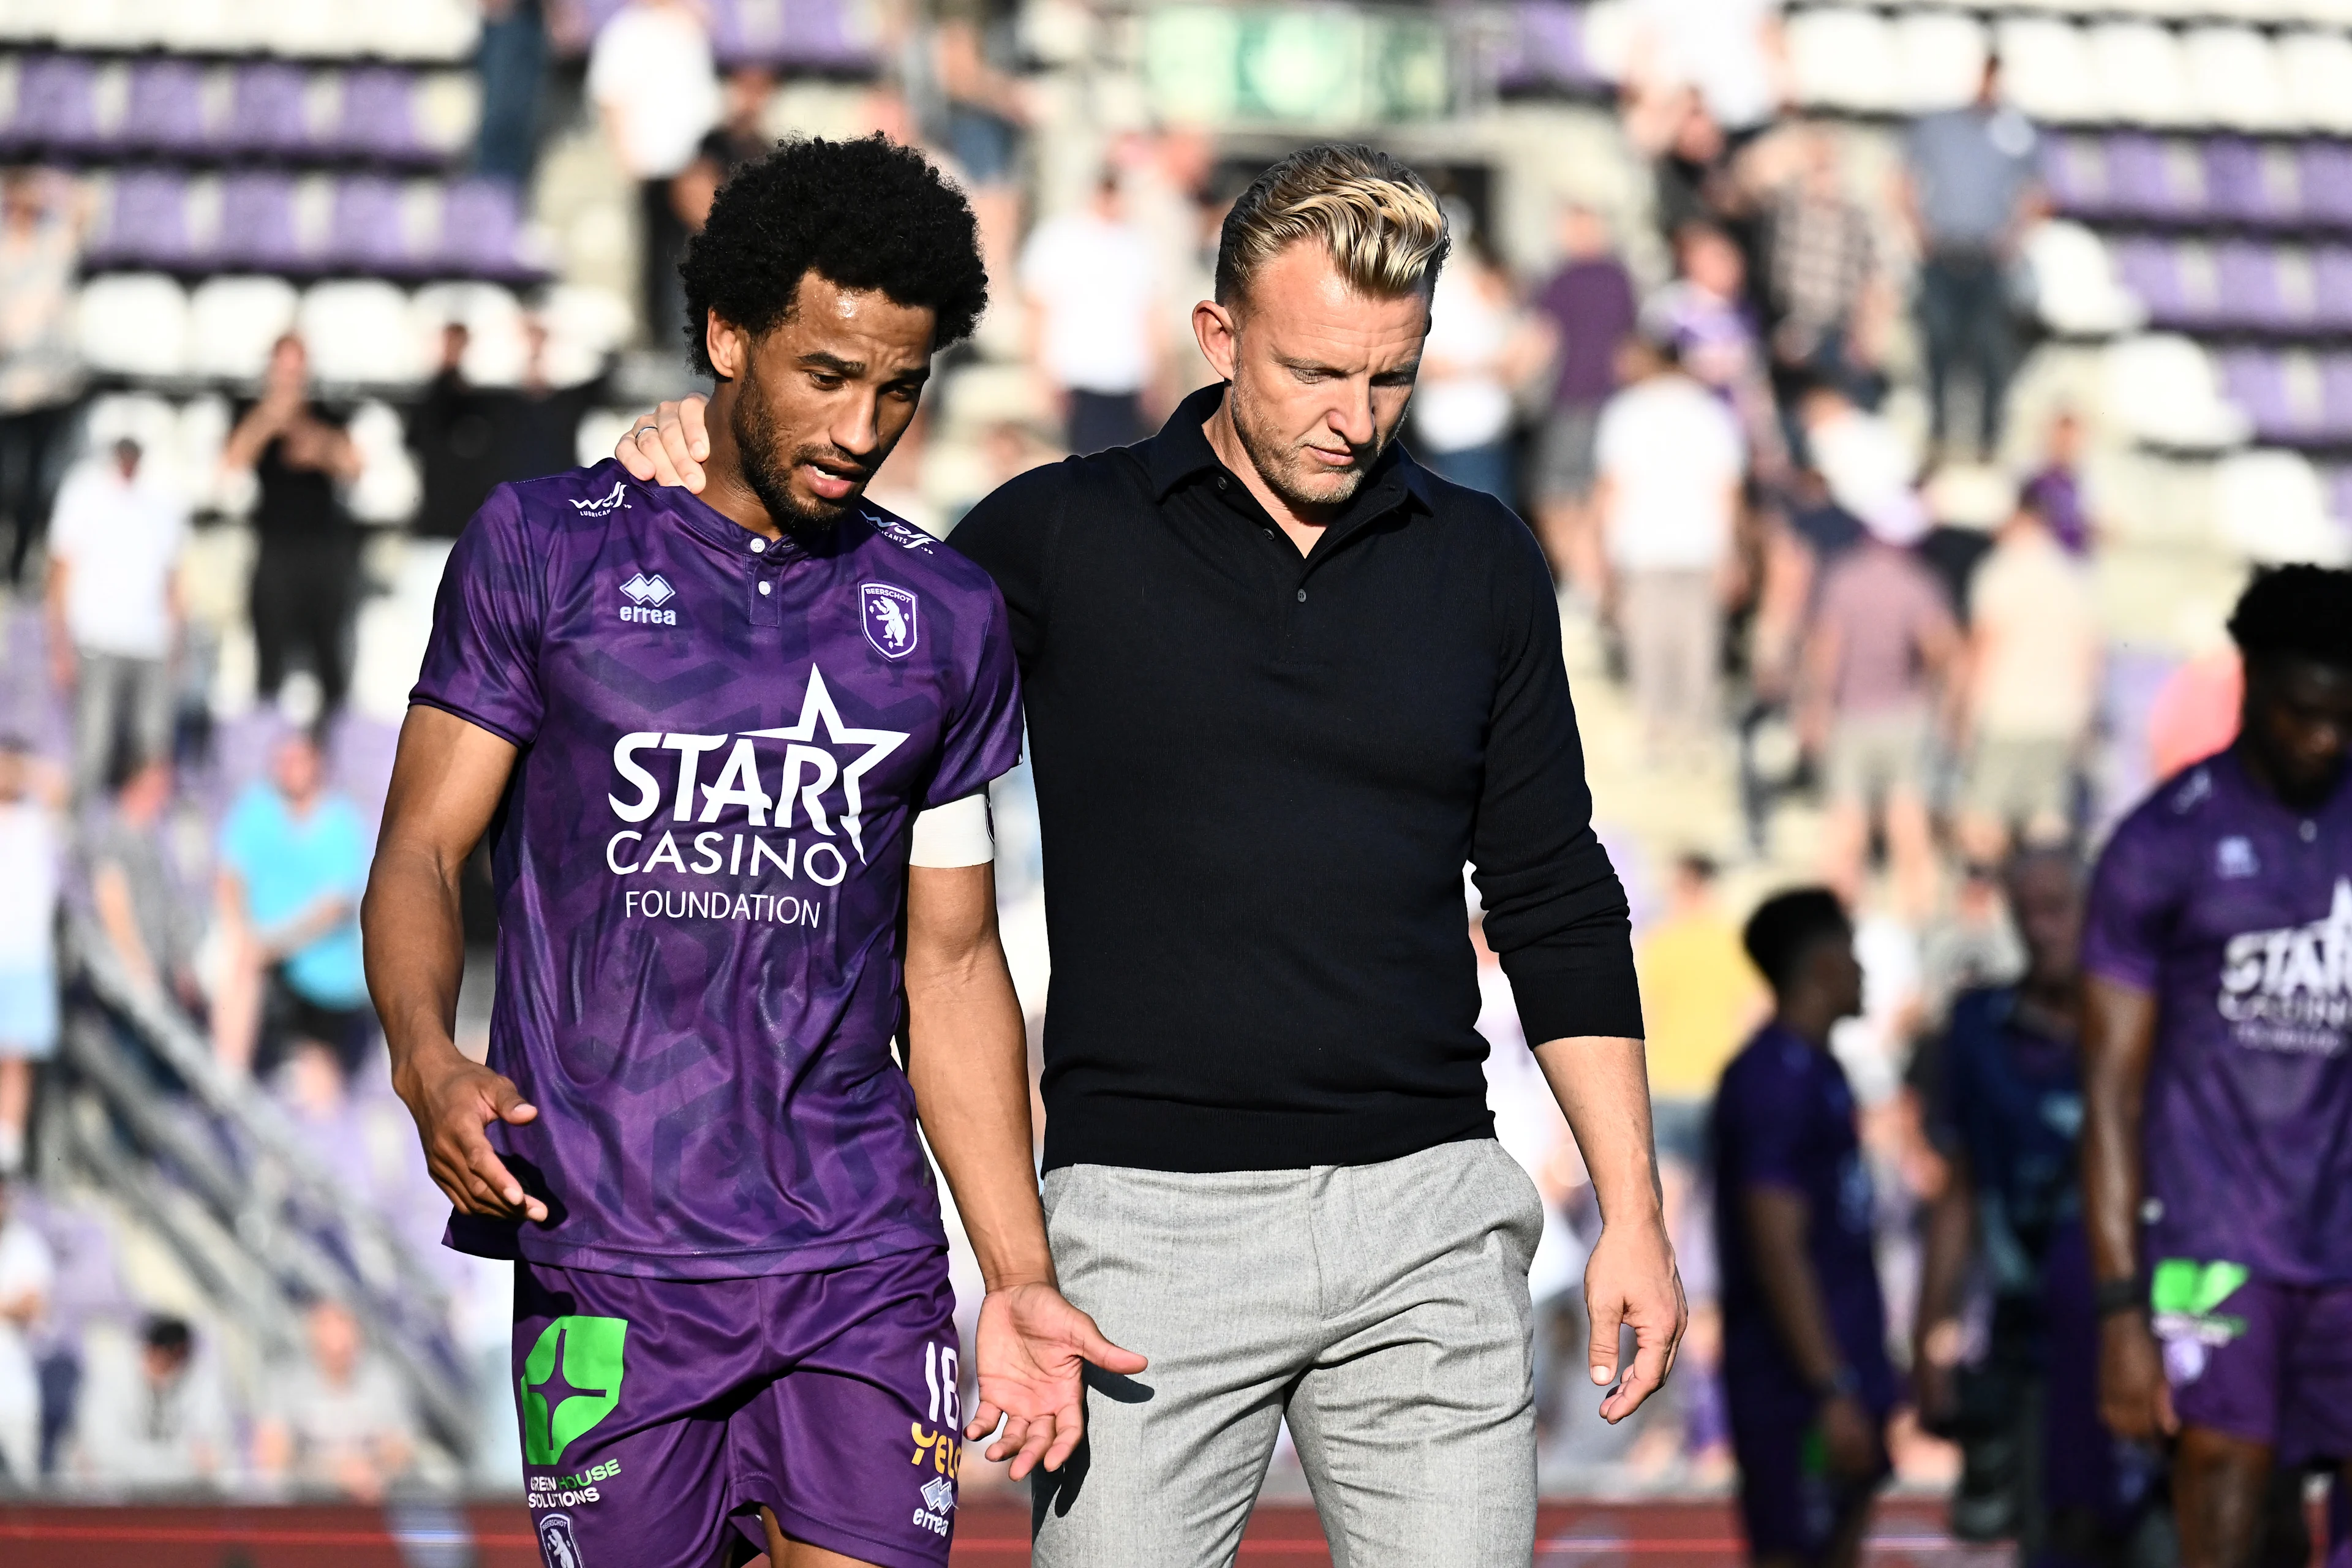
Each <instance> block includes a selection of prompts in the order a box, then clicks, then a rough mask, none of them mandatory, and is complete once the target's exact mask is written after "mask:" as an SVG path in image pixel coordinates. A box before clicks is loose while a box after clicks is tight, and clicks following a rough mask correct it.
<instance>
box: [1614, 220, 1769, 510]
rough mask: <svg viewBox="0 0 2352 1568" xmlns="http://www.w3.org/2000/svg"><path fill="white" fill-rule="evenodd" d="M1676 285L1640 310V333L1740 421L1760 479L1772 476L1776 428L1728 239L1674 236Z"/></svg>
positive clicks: (1715, 233) (1742, 263)
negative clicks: (1666, 344)
mask: <svg viewBox="0 0 2352 1568" xmlns="http://www.w3.org/2000/svg"><path fill="white" fill-rule="evenodd" d="M1675 265H1676V267H1677V268H1678V275H1677V276H1676V278H1675V280H1674V281H1673V282H1671V283H1669V284H1667V285H1666V286H1665V287H1664V288H1663V289H1659V290H1658V291H1657V292H1656V293H1654V294H1653V295H1651V296H1650V298H1649V300H1648V301H1647V302H1646V303H1645V304H1643V307H1642V327H1643V331H1645V332H1646V333H1647V334H1649V335H1650V336H1652V337H1655V338H1661V339H1666V340H1670V341H1671V342H1674V343H1675V346H1676V349H1677V351H1678V357H1679V359H1680V361H1681V363H1682V367H1683V369H1684V370H1685V371H1687V372H1688V373H1689V374H1692V375H1693V376H1696V378H1697V379H1698V380H1699V381H1700V382H1702V383H1704V384H1706V386H1708V387H1710V388H1712V389H1713V390H1714V392H1715V394H1716V395H1717V396H1718V397H1721V398H1722V399H1723V400H1724V402H1725V404H1726V405H1728V406H1729V407H1730V409H1731V411H1732V413H1733V414H1734V415H1736V416H1738V420H1739V426H1740V428H1741V430H1742V431H1743V432H1745V433H1746V435H1747V437H1748V449H1749V451H1750V453H1751V454H1752V455H1753V460H1754V461H1755V463H1756V464H1757V467H1758V470H1759V473H1762V474H1766V475H1770V474H1774V473H1777V472H1778V470H1779V468H1780V454H1781V447H1782V442H1781V438H1780V423H1779V421H1778V419H1777V418H1776V417H1775V416H1774V413H1773V408H1772V388H1771V384H1770V382H1769V379H1768V378H1767V376H1766V374H1765V366H1764V356H1763V353H1762V351H1761V349H1760V347H1759V342H1758V339H1757V333H1756V322H1755V320H1754V318H1753V317H1752V316H1750V315H1749V313H1748V304H1747V288H1748V263H1747V260H1746V258H1743V257H1742V256H1741V255H1740V252H1739V247H1738V245H1737V244H1735V243H1733V241H1732V238H1731V237H1730V236H1729V235H1728V234H1726V233H1725V232H1724V231H1723V230H1722V229H1720V228H1717V227H1715V226H1712V225H1710V224H1703V223H1695V224H1685V225H1684V226H1682V227H1681V228H1680V229H1677V230H1676V231H1675Z"/></svg>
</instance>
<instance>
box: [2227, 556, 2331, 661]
mask: <svg viewBox="0 0 2352 1568" xmlns="http://www.w3.org/2000/svg"><path fill="white" fill-rule="evenodd" d="M2230 636H2231V637H2232V638H2233V639H2235V641H2236V642H2237V645H2238V649H2239V651H2240V652H2242V653H2243V654H2244V655H2245V656H2246V658H2247V661H2248V662H2250V663H2252V662H2257V661H2260V660H2263V659H2268V658H2278V657H2280V656H2281V655H2284V656H2286V657H2288V658H2307V659H2309V660H2311V661H2312V662H2313V663H2315V664H2325V665H2329V666H2332V667H2334V668H2337V669H2352V572H2347V571H2343V570H2340V569H2338V568H2335V567H2328V566H2278V567H2273V568H2272V569H2271V570H2269V571H2265V572H2257V573H2255V574H2254V580H2253V581H2252V583H2250V584H2247V586H2246V591H2245V593H2244V594H2242V595H2240V596H2239V599H2238V607H2237V609H2236V610H2235V611H2233V612H2232V613H2231V616H2230Z"/></svg>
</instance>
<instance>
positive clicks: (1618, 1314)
mask: <svg viewBox="0 0 2352 1568" xmlns="http://www.w3.org/2000/svg"><path fill="white" fill-rule="evenodd" d="M1584 1299H1585V1301H1586V1302H1587V1303H1588V1304H1589V1306H1590V1309H1591V1315H1592V1338H1591V1341H1590V1342H1589V1343H1590V1346H1591V1362H1592V1381H1593V1383H1594V1384H1597V1385H1599V1386H1600V1387H1602V1388H1609V1394H1608V1396H1607V1397H1606V1398H1604V1399H1602V1400H1601V1419H1602V1420H1604V1421H1607V1422H1609V1423H1611V1424H1612V1425H1614V1424H1615V1423H1617V1422H1620V1421H1622V1420H1623V1419H1625V1417H1627V1416H1628V1415H1633V1412H1634V1411H1636V1410H1639V1409H1640V1408H1641V1407H1642V1401H1643V1400H1645V1399H1647V1398H1649V1397H1650V1395H1652V1394H1655V1393H1656V1392H1657V1391H1658V1386H1659V1385H1660V1384H1663V1383H1664V1382H1665V1381H1666V1372H1667V1370H1668V1369H1669V1368H1670V1367H1672V1366H1673V1365H1674V1364H1675V1346H1677V1345H1679V1344H1681V1343H1682V1338H1683V1330H1684V1329H1685V1327H1687V1326H1688V1325H1689V1322H1690V1307H1689V1304H1688V1303H1687V1302H1685V1300H1683V1277H1682V1272H1681V1270H1679V1269H1677V1268H1675V1248H1674V1244H1673V1243H1672V1242H1670V1241H1668V1240H1667V1239H1666V1227H1665V1225H1664V1222H1663V1221H1661V1220H1660V1219H1659V1218H1657V1217H1656V1216H1655V1215H1651V1216H1649V1217H1647V1218H1646V1219H1644V1220H1643V1221H1641V1222H1640V1223H1629V1224H1623V1225H1611V1224H1607V1223H1605V1222H1604V1223H1603V1224H1602V1226H1601V1239H1600V1240H1599V1241H1598V1242H1596V1243H1594V1244H1593V1247H1592V1258H1591V1261H1590V1262H1588V1263H1587V1264H1586V1265H1585V1266H1584ZM1621 1325H1624V1326H1630V1327H1631V1328H1632V1329H1633V1365H1632V1366H1630V1367H1628V1368H1626V1369H1625V1370H1624V1374H1623V1375H1622V1377H1621V1376H1620V1375H1619V1373H1618V1366H1617V1331H1618V1329H1619V1327H1620V1326H1621ZM1610 1384H1616V1386H1615V1387H1614V1388H1610Z"/></svg>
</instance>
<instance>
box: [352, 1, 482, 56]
mask: <svg viewBox="0 0 2352 1568" xmlns="http://www.w3.org/2000/svg"><path fill="white" fill-rule="evenodd" d="M360 9H361V10H362V12H363V13H364V14H365V16H366V17H367V34H366V37H367V47H368V48H369V50H370V52H372V53H374V54H379V55H383V56H384V57H385V58H388V59H395V60H418V61H425V60H444V61H450V62H455V61H457V60H462V59H464V58H467V56H469V55H471V54H472V53H473V52H474V45H475V42H476V41H477V40H478V38H479V37H481V32H482V16H481V8H480V6H479V5H476V4H473V3H472V0H401V3H400V4H399V5H383V4H380V3H375V0H361V5H360Z"/></svg>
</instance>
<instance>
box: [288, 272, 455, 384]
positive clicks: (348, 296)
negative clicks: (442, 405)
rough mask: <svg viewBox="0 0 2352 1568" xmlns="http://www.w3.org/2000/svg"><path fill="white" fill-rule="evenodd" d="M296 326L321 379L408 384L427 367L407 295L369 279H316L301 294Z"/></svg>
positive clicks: (420, 379)
mask: <svg viewBox="0 0 2352 1568" xmlns="http://www.w3.org/2000/svg"><path fill="white" fill-rule="evenodd" d="M295 321H296V328H297V330H298V331H300V332H301V334H302V341H303V342H305V343H307V344H309V345H310V366H311V369H312V370H313V371H314V372H315V373H316V374H317V375H318V377H319V379H320V380H321V381H330V382H358V383H361V384H366V385H383V386H399V385H412V384H415V383H416V382H419V381H422V380H424V379H425V376H426V375H427V374H430V373H431V369H432V367H431V365H430V364H429V363H427V361H426V359H425V353H424V345H422V344H420V343H419V342H417V341H416V333H415V330H414V322H413V321H412V320H411V318H410V315H409V305H408V297H407V296H406V295H404V294H403V293H402V292H401V291H400V290H399V289H395V288H394V287H393V286H392V285H391V284H389V283H385V282H383V281H381V280H379V279H349V280H344V281H339V282H332V283H318V284H314V285H312V286H311V288H310V292H309V293H307V294H305V295H303V296H302V305H301V309H300V310H299V312H298V313H297V315H296V318H295Z"/></svg>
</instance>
